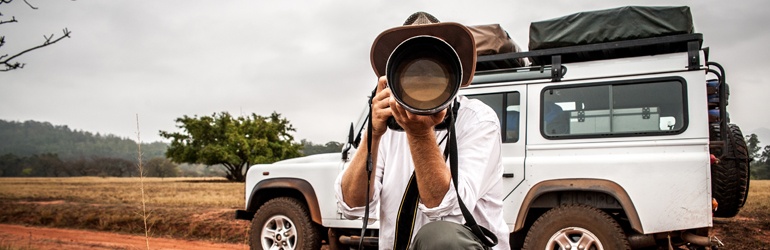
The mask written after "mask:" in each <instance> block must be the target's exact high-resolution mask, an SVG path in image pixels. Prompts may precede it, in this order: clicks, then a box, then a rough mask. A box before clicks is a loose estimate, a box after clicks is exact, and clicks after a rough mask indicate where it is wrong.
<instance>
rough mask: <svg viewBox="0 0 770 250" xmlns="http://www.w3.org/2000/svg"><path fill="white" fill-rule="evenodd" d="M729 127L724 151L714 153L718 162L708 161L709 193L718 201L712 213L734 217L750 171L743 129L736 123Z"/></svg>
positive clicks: (745, 193)
mask: <svg viewBox="0 0 770 250" xmlns="http://www.w3.org/2000/svg"><path fill="white" fill-rule="evenodd" d="M728 127H729V131H727V144H728V145H727V148H726V150H727V152H725V154H721V156H720V154H717V156H718V157H720V158H719V163H716V164H711V196H712V197H713V198H714V199H716V200H717V202H718V203H719V207H718V208H717V211H715V212H714V216H715V217H723V218H729V217H734V216H735V215H737V214H738V212H739V211H740V210H741V208H742V207H743V204H745V203H746V197H747V195H748V192H749V174H750V171H749V151H748V148H747V146H746V140H745V139H744V137H743V133H741V129H740V128H739V127H738V125H735V124H729V125H728ZM715 129H719V127H716V128H715ZM717 132H718V131H717ZM723 150H724V149H723Z"/></svg>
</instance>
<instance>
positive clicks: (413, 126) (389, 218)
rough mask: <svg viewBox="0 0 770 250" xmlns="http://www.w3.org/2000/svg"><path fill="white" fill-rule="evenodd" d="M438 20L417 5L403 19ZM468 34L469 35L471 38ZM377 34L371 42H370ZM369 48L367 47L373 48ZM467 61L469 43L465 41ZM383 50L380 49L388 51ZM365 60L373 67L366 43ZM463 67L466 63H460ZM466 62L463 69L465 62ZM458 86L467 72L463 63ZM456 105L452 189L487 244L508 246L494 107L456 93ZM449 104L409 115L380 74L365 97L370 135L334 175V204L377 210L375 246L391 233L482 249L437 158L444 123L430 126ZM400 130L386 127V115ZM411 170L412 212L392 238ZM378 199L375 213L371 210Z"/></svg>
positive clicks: (389, 240) (353, 210) (383, 245)
mask: <svg viewBox="0 0 770 250" xmlns="http://www.w3.org/2000/svg"><path fill="white" fill-rule="evenodd" d="M431 23H438V20H436V18H435V17H433V16H430V14H427V13H424V12H418V13H415V14H413V15H412V16H411V17H410V18H409V19H407V22H406V23H405V25H421V24H431ZM472 41H473V39H472V37H471V38H470V42H471V43H472ZM376 44H377V41H376V42H375V45H376ZM373 50H374V49H373ZM472 52H473V53H474V55H473V58H474V60H473V62H472V65H474V66H475V47H473V51H472ZM388 53H389V52H386V53H385V54H388ZM458 53H461V52H458ZM372 54H373V58H372V60H373V65H375V72H376V73H377V74H378V75H380V76H381V75H383V74H382V71H383V70H382V67H379V69H378V66H377V64H378V63H377V62H375V61H376V60H380V61H382V59H381V58H375V56H374V55H375V54H376V53H375V52H374V51H373V53H372ZM466 68H467V67H466ZM465 70H468V69H465ZM468 72H469V73H470V75H471V76H466V77H465V80H464V82H463V85H462V86H468V85H469V84H470V79H471V77H472V68H471V70H468V71H466V73H468ZM456 99H457V102H456V104H455V105H457V104H458V103H459V110H458V111H457V114H456V117H455V126H456V132H455V135H456V137H457V145H458V146H457V155H458V163H459V164H458V183H459V184H458V186H457V190H458V191H459V197H460V198H461V199H462V201H463V202H464V204H465V206H466V207H467V209H468V210H469V211H470V213H471V214H472V215H473V218H475V220H476V221H477V222H478V224H479V225H481V226H483V227H485V228H487V229H489V230H491V232H493V233H494V234H495V236H496V237H497V239H498V240H499V242H498V244H497V245H496V246H495V249H508V248H509V246H508V227H507V225H506V224H505V221H504V219H503V211H502V199H503V190H502V172H503V170H502V162H501V155H500V148H501V138H500V125H499V124H500V123H499V121H498V119H497V115H496V114H495V112H494V111H493V110H492V109H491V108H489V107H488V106H486V105H485V104H483V103H482V102H480V101H478V100H470V99H468V98H465V97H463V96H458V97H456ZM448 112H451V111H449V110H447V109H444V110H442V111H440V112H438V113H435V114H432V115H416V114H413V113H410V112H409V111H407V110H406V109H405V108H404V107H403V106H402V105H401V104H399V103H398V102H397V101H396V100H395V99H394V98H393V93H392V92H391V89H390V88H388V87H387V79H386V78H385V77H384V76H383V77H380V78H379V80H378V83H377V90H376V92H375V95H374V97H373V98H372V116H371V122H372V123H371V127H369V128H367V129H371V138H364V139H363V140H362V141H363V143H361V145H360V146H359V147H358V150H357V151H356V153H355V155H354V157H353V159H352V160H351V163H350V165H349V166H348V167H347V168H346V169H345V171H343V172H342V173H341V174H340V175H339V177H338V178H337V183H336V184H337V185H336V196H337V200H338V207H339V208H340V210H341V211H342V212H343V214H344V215H345V216H346V217H348V218H357V217H362V216H363V214H364V210H365V208H364V207H365V205H366V201H367V195H368V196H369V197H368V200H370V201H371V203H370V210H371V213H372V217H373V218H377V217H379V219H380V231H379V248H380V249H394V248H401V247H399V246H395V245H394V244H396V242H394V241H399V242H400V241H404V240H406V241H405V242H407V244H408V245H409V246H410V249H483V245H482V243H481V242H480V241H479V239H478V238H477V237H475V236H474V235H473V234H472V233H471V232H470V231H469V230H468V229H467V228H465V227H464V226H463V224H464V223H465V219H464V217H463V215H462V213H461V210H460V206H459V204H458V202H459V201H458V200H457V197H458V195H457V194H458V192H456V191H455V186H454V183H453V182H452V175H451V172H450V168H449V164H448V161H447V160H446V159H444V153H443V152H444V150H445V149H446V148H447V147H446V144H447V140H446V136H447V133H448V131H447V130H436V129H435V127H436V126H437V125H439V124H441V123H442V122H444V120H445V117H446V116H447V115H448ZM389 117H393V118H395V121H396V122H397V123H398V124H399V125H400V126H401V127H402V128H403V130H404V131H394V130H390V129H388V126H387V119H388V118H389ZM367 139H371V141H372V143H371V159H372V162H373V163H374V165H375V168H374V171H372V179H371V180H372V181H371V186H370V188H371V192H370V193H368V194H367V193H366V190H367V186H366V185H367V177H368V176H367V170H366V165H367V151H369V150H368V149H367V143H366V141H367ZM412 175H414V178H416V183H417V187H418V188H417V190H418V191H419V199H418V201H419V203H418V207H417V212H416V214H415V216H414V218H413V224H412V225H413V226H412V228H408V229H409V230H410V231H408V233H407V235H408V236H411V237H408V238H407V239H403V237H402V239H398V240H397V239H396V238H397V236H396V235H401V234H397V232H396V227H397V226H396V224H397V221H399V214H400V210H401V209H400V208H401V204H402V198H404V192H405V190H406V189H407V185H408V183H409V182H410V177H411V176H412ZM377 205H379V208H380V209H379V214H377V213H376V212H377V211H374V210H375V208H376V207H377Z"/></svg>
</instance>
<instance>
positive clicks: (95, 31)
mask: <svg viewBox="0 0 770 250" xmlns="http://www.w3.org/2000/svg"><path fill="white" fill-rule="evenodd" d="M36 4H37V5H38V7H39V9H38V10H31V9H29V8H28V7H26V5H24V4H23V2H20V1H15V2H14V3H13V4H9V5H5V4H4V5H2V8H3V9H2V10H0V12H2V13H3V14H4V15H5V16H16V17H17V19H19V23H17V24H13V25H2V26H0V34H3V35H6V36H7V40H8V43H7V45H6V46H5V47H3V48H2V49H0V53H9V52H10V51H14V50H16V49H19V48H23V47H24V46H29V45H30V44H36V43H40V42H42V35H43V34H50V33H54V34H58V32H60V31H59V30H60V29H62V28H64V27H67V28H69V29H70V30H71V31H72V32H73V33H72V38H70V39H65V40H63V41H62V42H61V43H60V44H55V45H54V46H51V47H48V48H45V49H42V50H40V51H35V52H34V53H30V54H28V55H25V56H24V57H22V58H21V60H22V61H23V62H26V63H27V66H26V67H25V68H24V69H23V70H19V71H15V72H8V73H0V104H1V105H0V119H5V120H27V119H33V120H38V121H49V122H52V123H54V124H66V125H69V126H70V127H72V128H77V129H84V130H88V131H93V132H100V133H111V134H116V135H118V136H123V137H134V136H135V133H136V121H135V115H136V114H139V116H140V126H141V132H142V137H143V138H145V139H143V140H147V141H155V140H160V137H159V136H158V135H157V131H158V130H167V131H168V130H172V131H174V130H176V128H175V127H174V126H175V123H174V119H176V118H177V117H181V116H182V115H210V114H212V113H214V112H221V111H227V112H230V113H231V114H236V115H237V114H244V115H248V114H250V113H257V114H260V115H268V114H269V113H271V112H273V111H276V112H279V113H281V114H283V115H284V116H285V117H287V118H288V119H289V120H290V121H291V122H292V124H294V126H295V127H296V128H297V133H296V134H295V137H296V138H297V139H298V140H299V139H308V140H310V141H313V142H316V143H325V142H327V141H331V140H335V141H342V140H344V139H345V138H344V136H345V134H346V133H347V126H349V123H350V122H352V121H354V120H356V119H357V118H358V115H359V114H360V112H361V109H363V108H364V104H365V103H366V99H365V98H366V96H367V95H368V94H369V93H370V92H371V89H372V88H373V87H374V85H375V81H376V78H375V76H374V74H373V72H372V69H371V66H370V63H369V49H370V46H371V43H372V41H373V40H374V38H375V37H376V36H377V34H379V33H380V32H381V31H383V30H385V29H387V28H390V27H394V26H398V25H400V24H401V23H402V22H403V21H404V19H405V18H406V17H407V16H409V15H410V14H411V13H413V12H415V11H427V12H430V13H432V14H434V15H435V16H437V17H438V18H439V19H440V20H442V21H454V22H460V23H464V24H469V25H473V24H487V23H500V24H501V25H502V26H503V27H504V28H505V29H507V31H508V32H509V33H510V34H511V36H512V37H513V38H514V39H515V40H516V41H517V43H518V44H519V46H520V47H522V48H526V47H527V42H528V28H529V23H530V22H532V21H537V20H544V19H549V18H554V17H558V16H562V15H567V14H571V13H574V12H576V11H579V10H595V9H604V8H613V7H619V6H623V5H633V4H634V2H632V1H615V0H600V1H590V2H585V1H540V2H521V1H487V2H483V3H480V2H462V1H425V2H422V1H421V2H414V1H403V0H402V1H370V2H363V1H349V0H324V1H312V2H308V1H297V0H289V1H247V0H240V1H226V2H212V1H203V2H200V1H198V2H195V1H193V2H190V1H149V2H136V1H126V0H114V1H53V2H40V3H36ZM645 5H690V6H691V7H692V12H693V15H694V19H695V24H696V31H697V32H702V33H704V37H705V38H706V42H705V43H706V44H707V45H708V46H710V47H711V48H712V52H711V58H712V59H714V60H716V61H719V62H722V63H723V64H724V65H725V66H726V67H727V68H728V70H729V72H730V73H729V74H730V79H733V81H734V85H733V86H734V87H733V88H732V90H733V100H732V101H731V114H732V115H733V117H734V121H736V122H740V123H741V125H742V126H744V125H745V130H747V131H750V130H753V129H754V128H757V127H761V126H770V125H768V124H770V121H768V120H767V119H769V118H762V119H755V118H751V116H752V114H750V113H748V112H750V111H751V110H753V107H754V106H752V105H757V104H761V105H764V106H768V104H770V103H767V102H768V101H767V98H763V96H762V94H761V93H767V92H768V91H767V88H768V87H767V86H770V84H768V80H764V79H763V77H762V76H761V74H758V73H756V72H761V71H762V70H763V69H764V68H766V67H767V66H768V63H766V62H765V60H764V58H767V53H768V52H767V51H769V50H766V49H762V48H763V47H764V46H765V45H766V44H768V42H770V37H768V36H770V35H768V32H765V31H764V30H765V29H763V28H762V25H764V24H765V23H767V22H768V21H769V20H767V19H768V17H766V16H767V15H765V14H764V13H763V10H764V9H767V8H766V7H768V6H767V5H768V3H765V2H764V1H761V0H752V1H751V3H745V4H744V3H742V4H735V3H731V2H724V1H716V0H712V1H698V2H691V1H673V2H671V1H648V2H645ZM744 97H751V100H753V101H749V100H746V99H744Z"/></svg>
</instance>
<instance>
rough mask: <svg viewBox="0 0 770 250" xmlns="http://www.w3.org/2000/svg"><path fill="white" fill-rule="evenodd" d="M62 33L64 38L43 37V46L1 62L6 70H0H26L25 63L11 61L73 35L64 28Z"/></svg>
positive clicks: (0, 70) (1, 70) (27, 50)
mask: <svg viewBox="0 0 770 250" xmlns="http://www.w3.org/2000/svg"><path fill="white" fill-rule="evenodd" d="M0 1H4V0H0ZM62 32H63V34H62V36H60V37H59V38H56V39H54V40H51V39H53V37H54V35H53V34H51V36H50V37H47V36H45V35H43V37H44V38H45V42H44V43H43V44H42V45H38V46H35V47H32V48H29V49H26V50H24V51H22V52H19V53H18V54H15V55H13V56H10V57H8V58H5V59H4V60H2V61H0V65H4V66H5V69H0V72H3V71H11V70H14V69H20V68H24V64H23V63H18V62H11V60H13V59H14V58H16V57H19V56H21V55H23V54H25V53H27V52H30V51H33V50H36V49H40V48H43V47H45V46H48V45H51V44H54V43H56V42H58V41H61V40H62V39H64V38H69V37H70V34H71V33H72V32H71V31H69V30H68V29H67V28H64V29H63V30H62ZM3 58H4V57H3Z"/></svg>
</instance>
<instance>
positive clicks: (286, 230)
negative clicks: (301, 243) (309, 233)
mask: <svg viewBox="0 0 770 250" xmlns="http://www.w3.org/2000/svg"><path fill="white" fill-rule="evenodd" d="M260 238H261V242H262V249H271V250H294V249H296V247H297V228H296V227H295V226H294V222H293V221H291V219H289V217H286V216H283V215H275V216H273V217H270V219H268V220H267V221H266V222H265V224H264V225H263V226H262V236H261V237H260Z"/></svg>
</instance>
